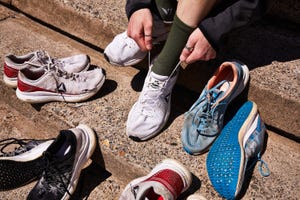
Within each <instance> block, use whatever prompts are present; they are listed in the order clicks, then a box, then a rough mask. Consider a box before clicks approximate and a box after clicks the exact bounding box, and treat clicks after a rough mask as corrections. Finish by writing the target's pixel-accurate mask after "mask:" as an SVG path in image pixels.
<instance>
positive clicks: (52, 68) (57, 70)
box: [26, 55, 87, 108]
mask: <svg viewBox="0 0 300 200" xmlns="http://www.w3.org/2000/svg"><path fill="white" fill-rule="evenodd" d="M48 58H49V62H47V63H46V64H36V63H33V62H30V61H27V62H26V63H27V64H29V65H32V66H35V67H38V68H44V70H45V72H46V73H49V72H54V73H51V75H52V76H53V78H54V79H55V80H56V86H57V91H58V92H59V94H60V95H61V97H62V98H63V100H64V103H65V104H66V105H67V106H68V107H71V108H78V107H81V106H85V105H86V104H85V103H75V104H74V105H70V104H69V103H68V102H67V101H66V99H65V97H64V93H65V92H66V90H65V88H64V87H62V88H61V87H60V84H59V81H58V77H63V78H65V79H71V80H72V81H86V80H87V79H86V78H82V77H81V76H80V75H79V74H78V73H76V74H75V73H68V72H66V71H64V70H63V69H62V65H63V63H62V62H59V61H57V60H56V61H54V62H53V61H52V60H51V58H50V56H49V55H48Z"/></svg>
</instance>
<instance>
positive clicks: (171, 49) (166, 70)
mask: <svg viewBox="0 0 300 200" xmlns="http://www.w3.org/2000/svg"><path fill="white" fill-rule="evenodd" d="M193 30H194V28H192V27H189V26H188V25H186V24H185V23H184V22H182V21H181V20H180V19H179V18H178V17H177V15H175V16H174V22H173V25H172V28H171V30H170V33H169V36H168V39H167V41H166V43H165V45H164V47H163V49H162V51H161V53H160V54H159V56H158V57H157V59H156V60H155V61H154V64H153V67H152V71H153V72H154V73H156V74H159V75H163V76H169V75H170V74H171V73H172V71H173V70H174V68H175V66H176V65H177V63H178V62H179V56H180V54H181V52H182V49H183V48H184V46H185V44H186V42H187V40H188V38H189V36H190V34H191V33H192V32H193Z"/></svg>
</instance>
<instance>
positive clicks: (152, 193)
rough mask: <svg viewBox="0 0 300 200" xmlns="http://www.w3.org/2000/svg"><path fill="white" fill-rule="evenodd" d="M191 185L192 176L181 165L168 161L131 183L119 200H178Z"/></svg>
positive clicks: (171, 160) (174, 161)
mask: <svg viewBox="0 0 300 200" xmlns="http://www.w3.org/2000/svg"><path fill="white" fill-rule="evenodd" d="M191 183H192V175H191V173H190V172H189V171H188V170H187V169H186V168H185V167H184V166H183V165H182V164H181V163H179V162H177V161H176V160H173V159H166V160H163V161H162V162H161V163H160V164H158V165H157V166H156V167H154V169H153V170H152V171H151V172H150V173H149V174H148V175H146V176H143V177H140V178H137V179H134V180H133V181H131V182H130V183H129V184H128V185H127V186H126V188H125V189H124V191H123V193H122V194H121V197H120V199H119V200H176V199H177V197H178V196H179V195H180V194H181V193H182V192H184V191H186V190H187V189H188V188H189V187H190V185H191Z"/></svg>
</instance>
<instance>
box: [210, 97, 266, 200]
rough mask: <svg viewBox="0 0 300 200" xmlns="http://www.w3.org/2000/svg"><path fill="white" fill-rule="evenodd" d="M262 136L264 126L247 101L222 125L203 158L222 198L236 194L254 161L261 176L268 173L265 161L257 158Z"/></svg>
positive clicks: (254, 108)
mask: <svg viewBox="0 0 300 200" xmlns="http://www.w3.org/2000/svg"><path fill="white" fill-rule="evenodd" d="M264 136H265V125H264V123H263V122H262V120H261V118H260V116H259V114H258V110H257V106H256V104H255V103H254V102H251V101H248V102H246V103H245V104H244V105H243V106H242V107H241V108H240V109H239V110H238V112H237V113H236V114H235V116H234V117H233V118H232V119H231V120H230V121H229V122H228V123H227V124H226V125H225V127H224V129H223V130H222V132H221V134H220V136H219V137H218V139H217V140H216V141H215V142H214V144H213V145H212V147H211V149H210V151H209V153H208V156H207V159H206V168H207V172H208V176H209V179H210V181H211V183H212V185H213V186H214V188H215V189H216V191H217V192H218V193H219V194H220V195H221V196H222V197H224V198H226V199H235V198H236V197H237V195H238V194H239V192H240V191H241V189H242V186H243V182H244V177H245V174H246V172H247V170H250V169H253V167H254V165H255V164H256V162H257V161H260V165H259V170H260V173H261V175H263V176H268V175H269V169H268V166H267V164H266V163H264V162H263V161H262V160H261V153H262V151H263V147H264ZM263 167H264V168H263ZM263 169H264V170H263Z"/></svg>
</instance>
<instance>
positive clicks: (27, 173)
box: [0, 140, 53, 191]
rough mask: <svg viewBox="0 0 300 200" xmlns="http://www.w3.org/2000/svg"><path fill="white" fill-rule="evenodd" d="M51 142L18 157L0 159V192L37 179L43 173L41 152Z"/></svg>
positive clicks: (50, 142) (50, 141)
mask: <svg viewBox="0 0 300 200" xmlns="http://www.w3.org/2000/svg"><path fill="white" fill-rule="evenodd" d="M52 142H53V140H49V141H46V142H44V143H41V144H39V145H38V146H36V147H35V148H33V149H31V150H30V151H27V152H25V153H23V154H20V155H18V156H11V157H0V169H1V170H0V190H1V191H4V190H11V189H15V188H18V187H21V186H23V185H26V184H27V183H30V182H31V181H33V180H36V179H38V178H39V176H40V175H41V174H42V173H43V169H44V168H43V165H42V164H43V157H42V155H43V152H44V151H45V150H46V149H47V148H48V147H49V146H50V145H51V144H52Z"/></svg>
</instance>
